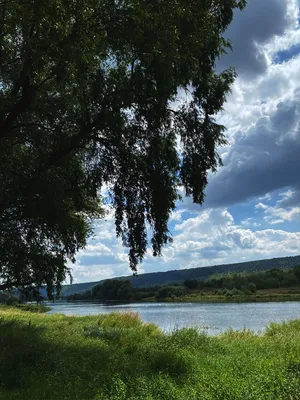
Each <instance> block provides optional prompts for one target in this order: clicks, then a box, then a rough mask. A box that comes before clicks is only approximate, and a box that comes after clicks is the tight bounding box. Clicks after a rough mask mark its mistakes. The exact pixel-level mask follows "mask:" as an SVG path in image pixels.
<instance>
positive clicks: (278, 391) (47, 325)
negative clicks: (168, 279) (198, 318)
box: [0, 307, 300, 400]
mask: <svg viewBox="0 0 300 400" xmlns="http://www.w3.org/2000/svg"><path fill="white" fill-rule="evenodd" d="M0 329H1V352H0V368H1V373H0V398H1V400H19V399H20V400H21V399H22V400H40V399H43V400H48V399H49V400H50V399H51V400H53V399H55V400H63V399H64V400H69V399H70V400H71V399H72V400H77V399H78V400H79V399H80V400H106V399H109V400H144V399H147V400H152V399H153V400H154V399H155V400H156V399H166V400H182V399H187V400H196V399H197V400H199V399H200V400H201V399H203V400H209V399H211V400H218V399H232V400H236V399H243V400H247V399H248V400H250V399H253V400H254V399H255V400H259V399H264V400H268V399H269V400H271V399H272V400H273V399H274V398H276V399H287V398H292V399H295V400H296V399H299V398H300V388H299V374H300V358H299V354H300V320H295V321H292V322H289V323H284V324H279V325H276V324H272V325H270V326H269V327H268V328H267V330H266V332H265V334H264V335H256V334H254V333H252V332H250V331H246V330H244V331H239V332H235V331H227V332H226V333H225V334H222V335H219V336H217V337H211V336H207V335H205V334H203V333H201V332H199V331H197V330H195V329H182V330H175V331H173V332H172V333H170V334H164V333H163V332H162V331H161V330H160V329H159V328H158V327H156V326H155V325H153V324H146V323H143V322H142V321H141V320H140V319H139V318H138V317H137V315H136V314H133V313H128V314H116V313H112V314H108V315H97V316H88V317H66V316H63V315H48V314H37V313H31V312H28V311H27V312H25V311H22V310H20V309H16V308H8V307H1V308H0Z"/></svg>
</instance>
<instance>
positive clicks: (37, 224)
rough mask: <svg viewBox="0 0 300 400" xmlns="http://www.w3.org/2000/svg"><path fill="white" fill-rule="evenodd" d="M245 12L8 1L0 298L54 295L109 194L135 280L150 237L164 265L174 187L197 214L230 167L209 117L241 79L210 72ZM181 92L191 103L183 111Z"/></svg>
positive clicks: (1, 110) (220, 5) (163, 4)
mask: <svg viewBox="0 0 300 400" xmlns="http://www.w3.org/2000/svg"><path fill="white" fill-rule="evenodd" d="M245 4H246V1H245V0H239V1H238V0H226V1H214V2H210V1H202V0H196V1H195V0H186V1H184V2H182V1H175V2H174V1H173V2H170V1H167V0H163V1H160V2H156V1H154V2H149V1H145V0H128V1H107V0H99V1H94V0H86V1H81V0H80V1H69V2H68V1H62V0H49V1H47V2H41V1H38V0H32V1H31V2H29V3H28V2H27V3H26V2H21V3H20V2H19V1H18V0H10V1H5V0H4V1H2V2H1V7H0V20H1V27H0V29H1V34H0V49H1V62H0V158H1V163H0V284H1V286H0V288H2V289H4V288H7V287H12V286H15V287H28V286H31V285H33V286H34V287H39V286H42V285H45V286H47V290H48V295H49V296H51V297H52V296H53V294H54V293H55V292H56V291H57V292H59V290H60V283H61V282H62V281H63V280H64V279H65V277H66V275H68V274H69V273H70V269H69V268H68V267H67V261H68V260H71V261H74V259H75V255H76V252H77V251H78V250H79V249H80V248H82V247H84V246H85V244H86V239H87V237H88V236H89V234H90V233H91V221H92V219H93V218H96V217H101V216H103V209H102V208H101V203H102V201H101V198H100V197H99V193H100V192H101V188H102V187H103V185H104V184H105V185H106V187H107V188H108V191H109V194H110V196H109V199H110V200H111V203H112V205H113V207H114V209H115V222H116V233H117V236H119V237H121V238H122V240H123V243H124V245H125V246H127V247H128V248H129V263H130V266H131V268H132V269H133V270H135V269H136V268H137V264H138V262H140V261H141V260H142V259H143V256H144V254H145V252H146V248H147V235H146V232H147V227H148V226H150V227H151V228H152V232H153V235H152V238H151V244H152V248H153V254H154V255H159V254H160V253H161V248H162V246H163V245H165V244H166V243H168V242H169V241H170V240H171V238H170V234H169V231H168V225H167V224H168V219H169V216H170V214H171V211H172V210H173V209H174V207H175V202H176V201H177V200H178V198H179V196H178V191H177V188H178V185H182V186H183V187H184V188H185V192H186V195H188V196H190V195H191V196H192V197H193V200H194V201H195V202H197V203H200V204H201V203H202V202H203V199H204V189H205V186H206V184H207V173H208V171H209V170H213V171H215V170H216V168H217V166H218V165H219V164H220V162H221V160H220V157H219V155H218V153H217V151H216V149H217V147H218V146H220V145H222V144H224V143H225V139H224V135H223V132H224V129H225V128H224V127H223V126H221V125H218V124H217V123H216V121H215V119H214V116H215V115H216V114H217V113H218V112H219V111H221V110H222V106H223V104H224V101H225V98H226V95H227V93H228V92H229V90H230V86H231V84H232V83H233V81H234V78H235V72H234V70H233V69H231V68H230V69H228V70H225V71H222V72H220V73H217V72H216V68H215V66H216V61H217V59H218V58H219V57H220V56H221V55H222V54H223V53H225V52H226V51H227V50H228V49H229V48H230V43H229V42H228V41H227V40H226V39H224V38H223V36H222V35H223V33H224V31H225V30H226V29H227V27H228V25H229V24H230V22H231V21H232V18H233V15H234V11H235V10H236V9H243V8H244V6H245ZM179 89H181V90H187V91H188V92H189V93H190V95H189V97H187V98H186V100H185V101H183V102H180V101H179V106H178V107H177V108H176V109H175V108H174V102H176V101H177V100H178V99H177V93H178V90H179ZM178 137H179V138H180V139H181V144H182V147H181V149H182V151H180V152H179V151H178V146H177V138H178Z"/></svg>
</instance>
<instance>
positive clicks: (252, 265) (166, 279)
mask: <svg viewBox="0 0 300 400" xmlns="http://www.w3.org/2000/svg"><path fill="white" fill-rule="evenodd" d="M298 265H300V256H295V257H282V258H272V259H268V260H259V261H248V262H243V263H236V264H225V265H215V266H212V267H200V268H191V269H181V270H173V271H167V272H152V273H148V274H141V275H137V276H129V277H122V279H128V280H130V281H131V283H132V284H133V286H134V287H148V286H157V285H166V284H169V283H182V282H184V281H185V280H188V279H199V280H201V279H206V278H208V277H209V276H210V275H213V274H223V273H229V272H253V271H263V270H268V269H272V268H294V267H296V266H298ZM118 279H120V278H118ZM101 282H104V281H100V282H87V283H77V284H73V285H64V286H63V289H62V295H63V296H69V295H71V294H74V293H83V292H86V291H88V290H90V289H92V288H93V287H94V286H96V285H98V284H99V283H101Z"/></svg>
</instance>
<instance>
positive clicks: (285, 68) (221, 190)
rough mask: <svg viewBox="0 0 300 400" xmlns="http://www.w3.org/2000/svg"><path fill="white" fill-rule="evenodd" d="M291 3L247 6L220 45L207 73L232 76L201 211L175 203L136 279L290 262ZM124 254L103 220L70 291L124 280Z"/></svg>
mask: <svg viewBox="0 0 300 400" xmlns="http://www.w3.org/2000/svg"><path fill="white" fill-rule="evenodd" d="M299 2H300V0H248V5H247V7H246V9H245V10H244V11H243V12H237V13H236V15H235V18H234V21H233V23H232V24H231V26H230V27H229V29H228V30H227V32H226V33H225V35H224V36H226V37H227V38H229V39H231V41H232V46H233V49H234V50H233V52H230V53H229V54H228V55H226V56H224V57H223V58H222V59H221V60H220V61H219V63H218V65H217V69H218V70H220V71H221V70H223V69H225V68H227V67H229V66H234V67H235V68H236V71H237V73H238V78H237V79H236V81H235V83H234V85H233V88H232V93H231V94H230V95H229V96H228V98H227V103H226V104H225V107H224V111H222V113H220V114H219V115H218V116H217V120H218V122H220V123H221V124H223V125H225V126H226V128H227V132H226V136H227V139H228V142H229V144H228V145H227V146H226V147H223V148H221V149H220V154H221V156H222V159H223V164H224V166H223V167H221V168H219V170H218V172H217V173H215V174H212V173H211V174H209V183H208V186H207V189H206V199H205V202H204V205H203V206H202V207H201V206H199V205H196V204H193V203H192V200H191V199H190V198H185V199H184V200H183V201H182V202H180V203H179V204H178V206H177V209H176V210H175V212H174V213H173V215H172V217H171V220H170V224H169V228H170V231H171V233H172V235H173V243H172V244H171V245H169V246H168V247H166V248H165V249H164V251H163V255H162V257H159V258H157V257H155V258H154V257H153V256H152V255H151V250H150V249H149V251H148V252H147V254H146V256H145V259H144V262H143V263H142V264H141V265H140V267H139V271H138V273H139V274H141V273H144V272H156V271H168V270H173V269H184V268H195V267H205V266H210V265H218V264H227V263H233V262H243V261H250V260H259V259H264V258H273V257H283V256H293V255H299V254H300V29H299V18H300V14H299V5H300V4H299ZM127 252H128V249H126V248H124V247H123V246H122V244H121V242H120V241H119V240H117V239H116V235H115V227H114V219H113V215H112V214H111V213H108V215H107V216H106V218H105V219H104V220H100V221H95V232H94V236H93V238H92V239H90V240H89V242H88V245H87V247H86V248H85V249H84V250H81V251H80V252H79V253H78V256H77V261H76V264H75V265H74V266H72V268H73V272H72V274H73V278H74V282H90V281H98V280H101V279H108V278H112V277H115V276H123V275H129V274H131V271H130V269H129V266H128V259H127Z"/></svg>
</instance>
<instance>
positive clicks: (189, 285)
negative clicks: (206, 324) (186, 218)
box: [67, 266, 300, 302]
mask: <svg viewBox="0 0 300 400" xmlns="http://www.w3.org/2000/svg"><path fill="white" fill-rule="evenodd" d="M298 285H300V266H299V267H296V268H294V269H290V270H281V269H277V268H274V269H271V270H268V271H264V272H253V273H233V274H222V275H213V276H211V278H209V279H206V280H203V281H199V280H196V279H190V280H186V281H185V282H184V283H183V284H176V283H175V284H173V285H164V286H152V287H147V288H135V287H133V285H132V283H131V282H130V281H128V280H125V279H124V280H121V279H110V280H107V281H105V282H104V283H103V284H100V285H97V286H95V287H94V288H93V289H92V290H90V291H87V292H85V293H82V294H74V295H71V296H68V297H67V299H68V300H99V301H104V302H105V301H133V300H135V301H141V300H146V299H156V300H163V299H167V298H170V299H176V298H181V297H184V296H187V295H189V294H194V293H199V294H202V295H205V294H207V293H210V294H214V295H220V296H234V295H253V294H255V293H256V291H257V290H261V289H277V288H289V287H295V286H298Z"/></svg>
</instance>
